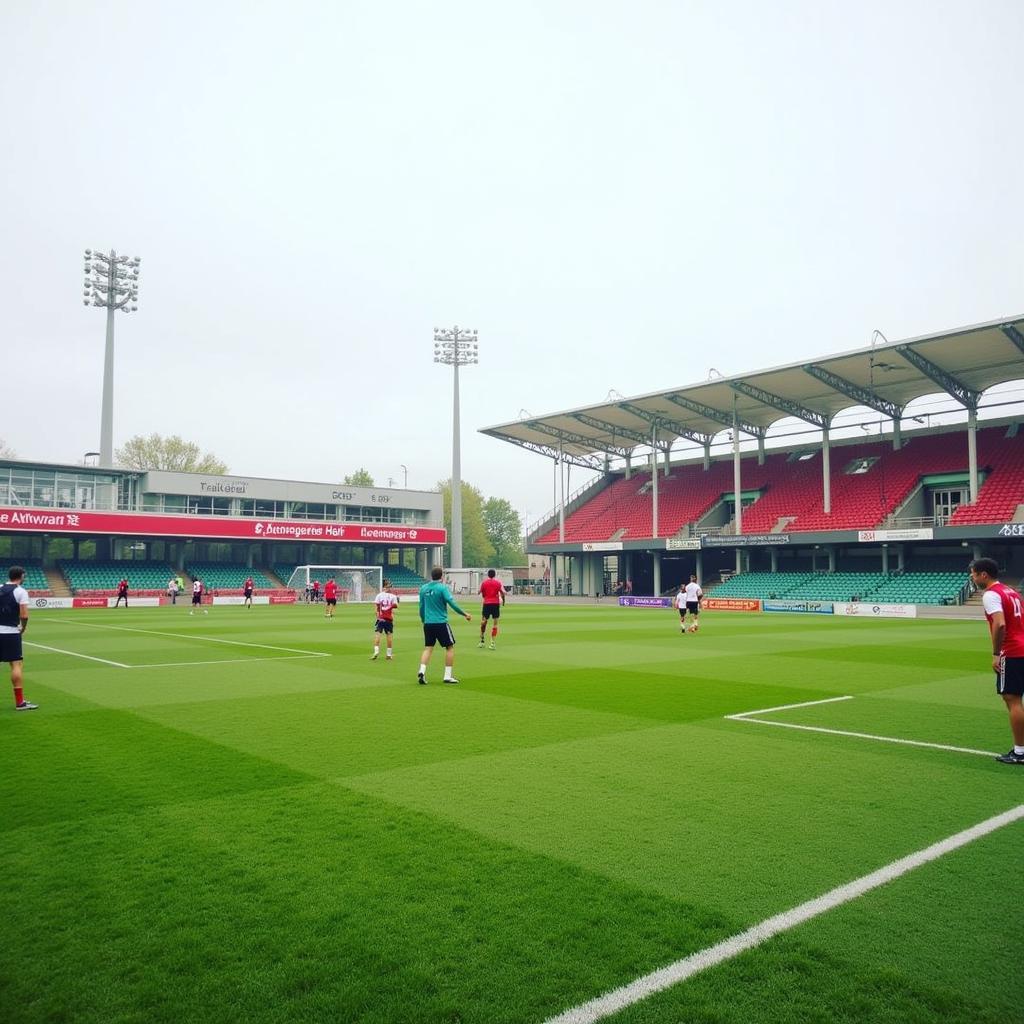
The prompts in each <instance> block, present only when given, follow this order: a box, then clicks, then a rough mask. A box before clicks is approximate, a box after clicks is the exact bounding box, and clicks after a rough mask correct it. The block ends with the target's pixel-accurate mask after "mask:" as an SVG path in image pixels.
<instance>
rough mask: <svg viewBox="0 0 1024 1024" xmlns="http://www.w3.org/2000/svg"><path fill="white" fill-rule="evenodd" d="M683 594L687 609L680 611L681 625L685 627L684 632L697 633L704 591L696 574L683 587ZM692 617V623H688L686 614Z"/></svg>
mask: <svg viewBox="0 0 1024 1024" xmlns="http://www.w3.org/2000/svg"><path fill="white" fill-rule="evenodd" d="M683 596H684V597H685V598H686V609H685V612H684V611H682V610H681V611H680V613H679V620H680V621H679V625H680V628H682V629H683V632H687V633H696V632H697V618H698V616H699V615H700V599H701V598H702V597H703V596H704V591H703V590H701V589H700V584H699V583H698V582H697V577H696V576H692V575H691V576H690V582H689V583H687V584H686V586H685V587H683ZM687 615H689V617H690V625H689V627H687V625H686V616H687Z"/></svg>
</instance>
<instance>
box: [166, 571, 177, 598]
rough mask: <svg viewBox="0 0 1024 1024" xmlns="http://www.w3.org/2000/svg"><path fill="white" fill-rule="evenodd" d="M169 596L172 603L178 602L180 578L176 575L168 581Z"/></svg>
mask: <svg viewBox="0 0 1024 1024" xmlns="http://www.w3.org/2000/svg"><path fill="white" fill-rule="evenodd" d="M167 596H168V597H169V598H170V599H171V604H177V603H178V580H177V579H176V578H175V577H174V576H172V577H171V578H170V579H169V580H168V581H167Z"/></svg>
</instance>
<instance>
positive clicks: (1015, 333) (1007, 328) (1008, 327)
mask: <svg viewBox="0 0 1024 1024" xmlns="http://www.w3.org/2000/svg"><path fill="white" fill-rule="evenodd" d="M999 329H1000V330H1001V331H1002V332H1003V334H1005V335H1006V336H1007V337H1008V338H1009V339H1010V341H1012V342H1013V343H1014V345H1016V346H1017V348H1019V349H1020V351H1021V353H1022V354H1024V334H1021V333H1020V331H1019V330H1017V328H1016V327H1015V326H1014V325H1013V324H1003V326H1002V327H1000V328H999Z"/></svg>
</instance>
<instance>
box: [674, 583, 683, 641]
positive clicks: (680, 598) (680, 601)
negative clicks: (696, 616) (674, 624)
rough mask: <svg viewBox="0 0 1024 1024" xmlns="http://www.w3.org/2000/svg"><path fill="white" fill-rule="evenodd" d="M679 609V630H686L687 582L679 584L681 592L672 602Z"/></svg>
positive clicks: (681, 631)
mask: <svg viewBox="0 0 1024 1024" xmlns="http://www.w3.org/2000/svg"><path fill="white" fill-rule="evenodd" d="M672 603H673V604H674V605H675V606H676V608H677V609H678V610H679V632H680V633H685V632H686V584H685V583H680V584H679V593H678V594H676V596H675V600H674V601H673V602H672Z"/></svg>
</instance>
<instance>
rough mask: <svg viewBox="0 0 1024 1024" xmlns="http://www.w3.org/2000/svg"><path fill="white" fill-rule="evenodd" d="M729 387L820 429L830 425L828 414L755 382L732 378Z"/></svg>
mask: <svg viewBox="0 0 1024 1024" xmlns="http://www.w3.org/2000/svg"><path fill="white" fill-rule="evenodd" d="M729 387H731V388H732V389H733V391H738V392H739V393H740V394H741V395H746V396H747V398H753V399H754V401H755V402H763V403H764V404H765V405H770V406H771V407H772V408H773V409H778V410H779V411H780V412H784V413H786V415H787V416H795V417H796V418H797V419H799V420H805V421H806V422H807V423H812V424H814V426H816V427H817V428H818V429H819V430H824V429H825V428H826V427H827V426H828V417H827V416H825V415H824V414H823V413H820V412H815V411H814V410H813V409H808V408H807V406H805V405H801V404H800V403H799V402H794V401H793V400H792V399H789V398H783V397H782V396H781V395H773V394H772V393H771V392H770V391H763V390H762V389H761V388H756V387H754V385H753V384H748V383H747V382H746V381H743V380H731V381H729Z"/></svg>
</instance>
